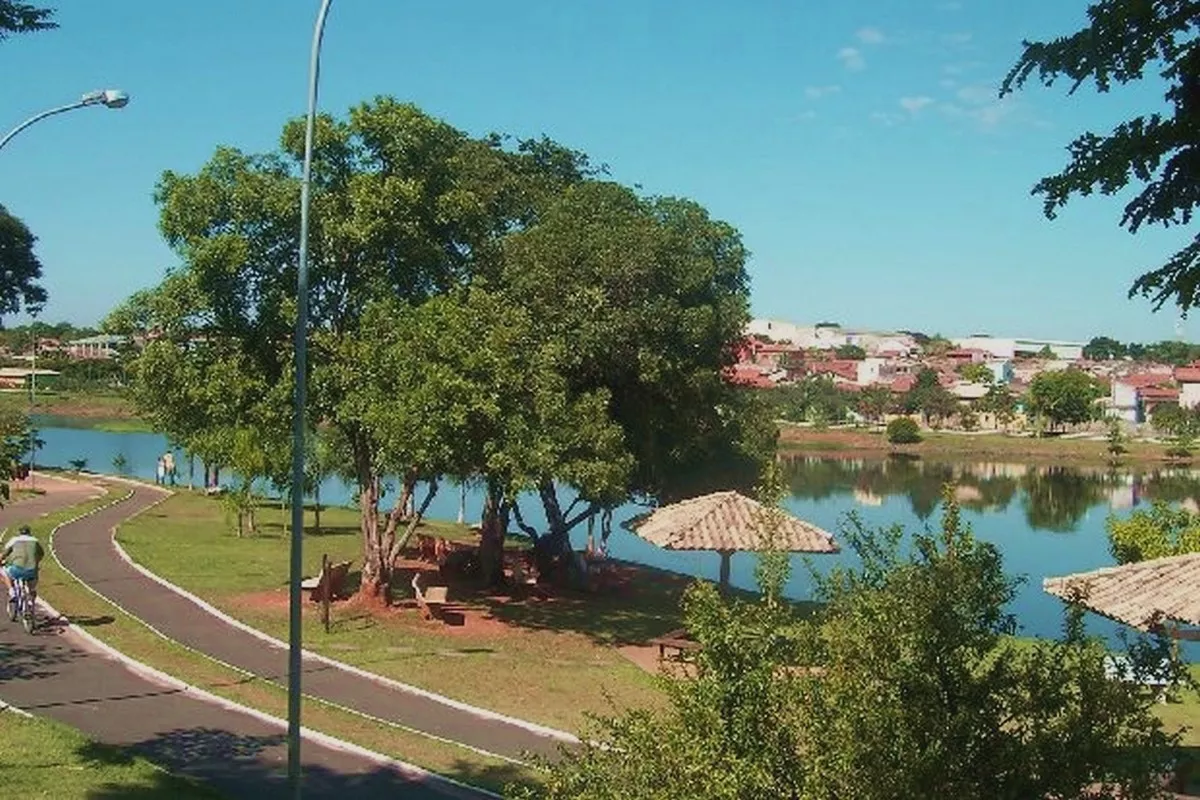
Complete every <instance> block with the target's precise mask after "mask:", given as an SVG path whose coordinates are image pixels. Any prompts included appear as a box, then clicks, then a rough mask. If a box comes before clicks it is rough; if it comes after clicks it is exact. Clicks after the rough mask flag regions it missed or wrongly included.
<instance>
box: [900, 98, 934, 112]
mask: <svg viewBox="0 0 1200 800" xmlns="http://www.w3.org/2000/svg"><path fill="white" fill-rule="evenodd" d="M931 105H933V98H932V97H926V96H925V95H919V96H917V97H901V98H900V107H901V108H903V109H904V110H905V111H907V112H908V113H910V114H916V113H917V112H919V111H920V110H921V109H923V108H926V107H927V106H931Z"/></svg>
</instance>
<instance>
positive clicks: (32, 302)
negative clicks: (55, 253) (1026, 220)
mask: <svg viewBox="0 0 1200 800" xmlns="http://www.w3.org/2000/svg"><path fill="white" fill-rule="evenodd" d="M36 243H37V237H36V236H34V235H33V234H32V233H31V232H30V231H29V228H27V227H26V226H25V223H24V222H22V221H21V220H19V219H17V218H16V217H14V216H13V215H12V214H10V213H9V212H8V210H7V209H6V208H5V207H4V206H0V315H4V314H16V313H17V312H18V311H20V310H21V309H22V308H25V309H27V310H29V311H31V312H33V313H37V312H38V311H40V310H41V308H42V306H43V304H45V302H46V290H45V289H44V288H42V286H41V284H40V283H38V281H39V280H40V279H41V277H42V262H41V261H39V260H38V257H37V254H36V253H35V252H34V245H35V244H36Z"/></svg>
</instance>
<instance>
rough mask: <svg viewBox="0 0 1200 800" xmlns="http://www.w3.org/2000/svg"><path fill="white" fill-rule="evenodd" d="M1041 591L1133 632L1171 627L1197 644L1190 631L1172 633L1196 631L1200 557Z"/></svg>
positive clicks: (1072, 578)
mask: <svg viewBox="0 0 1200 800" xmlns="http://www.w3.org/2000/svg"><path fill="white" fill-rule="evenodd" d="M1042 586H1043V588H1044V589H1045V590H1046V591H1047V592H1049V593H1050V594H1052V595H1055V596H1056V597H1060V598H1062V599H1064V600H1067V601H1077V602H1079V603H1081V604H1082V605H1084V606H1086V607H1087V608H1090V609H1091V610H1092V611H1095V612H1096V613H1097V614H1101V615H1103V616H1105V617H1109V618H1110V619H1114V620H1116V621H1118V622H1123V623H1125V624H1126V625H1129V626H1131V627H1133V628H1137V629H1138V630H1143V631H1145V630H1150V629H1151V628H1153V627H1155V626H1156V625H1161V624H1162V623H1163V622H1166V621H1171V622H1174V623H1176V625H1175V626H1172V627H1174V628H1176V629H1175V630H1173V631H1172V635H1173V636H1175V637H1176V638H1179V639H1196V638H1200V635H1198V633H1200V632H1197V631H1196V630H1182V631H1181V630H1178V627H1177V626H1178V625H1186V626H1189V627H1194V626H1200V553H1189V554H1187V555H1182V556H1167V557H1165V558H1155V559H1151V560H1149V561H1138V562H1136V563H1133V564H1124V565H1122V566H1119V567H1105V568H1104V569H1097V570H1092V571H1091V572H1080V573H1077V574H1075V575H1067V576H1065V577H1061V578H1046V579H1045V581H1043V583H1042Z"/></svg>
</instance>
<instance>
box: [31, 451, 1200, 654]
mask: <svg viewBox="0 0 1200 800" xmlns="http://www.w3.org/2000/svg"><path fill="white" fill-rule="evenodd" d="M40 435H41V438H42V439H43V440H44V441H45V446H44V448H43V449H42V450H41V451H40V452H39V453H38V463H39V464H44V465H47V466H62V467H65V466H68V462H69V461H70V460H71V459H78V458H85V459H87V462H88V464H87V466H88V468H89V469H92V470H96V471H103V472H110V471H113V459H114V457H116V456H117V455H118V454H121V455H123V456H124V457H125V460H126V461H127V463H128V468H127V471H128V474H131V475H135V476H138V477H142V478H153V476H154V466H155V461H156V459H157V457H158V456H159V455H160V454H162V453H163V452H164V451H165V449H166V447H167V442H166V439H165V438H164V437H162V436H160V435H157V434H150V433H108V432H103V431H94V430H83V429H71V428H62V427H46V428H42V429H41V431H40ZM177 464H178V470H179V477H180V479H181V480H182V482H184V483H185V484H186V482H187V469H188V464H187V460H186V459H184V458H182V457H181V456H178V455H177ZM196 470H197V473H198V474H199V473H200V470H201V467H200V465H199V463H197V465H196ZM785 474H786V476H787V478H788V484H789V487H790V489H791V491H790V493H789V496H788V498H787V500H786V505H787V508H788V510H789V511H791V512H792V513H794V514H796V515H797V516H799V517H801V518H803V519H806V520H809V521H811V522H813V523H815V524H817V525H819V526H821V527H823V528H825V529H826V530H830V531H833V532H834V533H835V534H836V532H837V530H838V527H839V525H840V524H841V523H842V522H843V521H844V519H845V516H846V514H847V512H850V511H854V512H856V513H857V514H858V515H859V516H861V517H862V519H863V520H864V521H865V522H866V523H868V524H869V525H891V524H893V523H897V522H899V523H901V524H903V525H904V526H905V527H906V528H907V529H909V530H917V529H921V528H923V527H926V526H928V527H930V528H936V527H937V525H938V524H939V522H940V515H939V513H938V507H939V504H940V496H941V487H942V485H943V484H944V483H946V482H947V481H954V482H956V483H957V484H958V486H959V500H960V503H961V504H962V506H963V516H964V518H965V519H966V520H967V521H968V522H969V523H970V524H971V526H972V527H973V529H974V531H975V533H976V535H977V536H979V537H980V538H982V539H985V540H987V541H989V542H993V543H995V544H996V545H997V546H998V547H1000V549H1001V551H1002V552H1003V553H1004V558H1005V565H1006V568H1007V569H1008V571H1009V572H1011V573H1013V574H1015V575H1020V576H1023V577H1024V578H1025V579H1026V582H1025V584H1024V585H1023V586H1022V587H1021V590H1020V593H1019V595H1018V596H1017V598H1016V600H1015V602H1014V605H1013V608H1012V611H1013V613H1015V614H1016V615H1017V618H1018V619H1019V620H1020V622H1021V625H1022V629H1023V631H1024V632H1025V633H1028V634H1033V635H1040V636H1053V635H1055V634H1056V633H1057V632H1058V631H1059V629H1060V626H1061V623H1062V605H1061V603H1060V602H1059V601H1058V600H1057V599H1056V598H1054V597H1051V596H1050V595H1047V594H1046V593H1044V592H1043V591H1042V590H1041V584H1042V579H1043V578H1045V577H1047V576H1052V575H1064V574H1067V573H1071V572H1078V571H1083V570H1089V569H1095V568H1097V567H1102V566H1109V565H1111V564H1112V563H1113V561H1112V557H1111V555H1110V554H1109V552H1108V542H1107V539H1106V536H1105V531H1104V521H1105V519H1106V517H1107V516H1108V515H1109V514H1118V515H1120V514H1128V513H1129V510H1130V509H1131V508H1133V507H1136V506H1139V505H1145V504H1148V503H1149V502H1151V501H1153V500H1155V499H1162V500H1167V501H1170V502H1174V503H1182V504H1184V505H1186V506H1188V507H1191V508H1193V509H1195V508H1196V507H1197V503H1198V502H1200V472H1198V471H1195V470H1186V469H1161V470H1149V471H1139V472H1131V471H1109V470H1104V469H1076V468H1066V467H1045V466H1038V467H1034V466H1028V465H1023V464H999V463H981V464H961V463H960V464H950V463H938V462H928V461H910V460H900V459H881V460H845V459H817V458H805V459H796V460H792V461H790V462H788V464H787V468H786V472H785ZM223 477H224V476H223ZM197 479H198V480H199V477H198V478H197ZM322 500H323V501H324V502H326V503H333V504H339V503H341V504H349V503H351V502H352V493H351V490H350V488H349V487H347V486H345V485H342V484H341V483H340V482H338V481H329V482H327V483H326V485H325V486H324V487H323V488H322ZM481 507H482V496H481V494H480V493H479V492H478V490H476V489H470V490H469V491H468V492H467V502H466V509H467V520H468V521H471V522H473V521H477V520H478V518H479V513H480V509H481ZM458 509H459V490H458V489H457V488H456V487H452V486H446V487H444V488H443V489H442V490H441V492H439V494H438V496H437V497H436V498H435V500H434V501H433V503H432V505H431V506H430V510H431V511H430V516H431V517H433V518H439V519H454V518H456V517H457V515H458ZM522 510H523V511H524V512H525V516H526V519H527V520H528V521H529V522H530V524H533V525H535V526H540V525H541V524H543V523H544V517H543V516H542V514H541V513H540V504H539V503H537V502H536V501H535V500H534V499H533V498H530V499H529V500H527V501H526V502H524V503H523V504H522ZM643 510H644V509H642V508H640V507H637V506H633V505H629V506H626V507H624V508H622V509H620V510H619V511H618V512H617V513H616V514H615V515H614V530H613V534H612V539H611V540H610V551H611V553H612V554H613V556H614V557H617V558H623V559H629V560H631V561H636V562H639V563H643V564H649V565H653V566H657V567H662V568H665V569H670V570H675V571H677V572H683V573H688V574H692V575H697V576H701V577H706V578H711V579H715V578H716V577H717V569H718V560H717V556H716V555H715V554H712V553H673V552H667V551H663V550H660V549H658V548H656V547H654V546H652V545H649V544H647V543H646V542H644V541H642V540H641V539H639V538H638V537H636V536H634V535H633V534H631V533H628V532H627V531H625V530H624V529H623V528H621V527H620V526H619V524H618V523H620V522H623V521H625V520H627V519H628V518H629V517H631V516H633V515H634V514H637V513H640V512H641V511H643ZM575 536H576V537H577V544H578V545H579V546H580V547H582V545H583V542H584V540H585V538H586V531H585V530H583V529H578V530H577V531H576V532H575ZM853 559H854V556H853V554H852V553H849V552H843V553H841V554H838V555H836V556H813V557H810V559H809V560H810V561H811V563H812V564H813V565H814V566H815V567H816V568H817V569H818V570H821V571H824V570H825V569H827V568H828V567H830V566H832V565H834V564H837V563H850V562H852V561H853ZM804 564H805V557H803V556H797V557H795V559H794V566H795V569H794V570H793V574H792V578H791V581H790V583H789V585H788V593H789V594H790V595H792V596H793V597H797V598H804V597H808V596H810V593H811V578H810V576H809V573H808V569H807V568H806V567H805V565H804ZM732 579H733V582H734V584H735V585H738V586H743V587H747V588H751V587H753V585H754V557H753V555H750V554H740V555H736V556H734V558H733V565H732ZM1089 625H1090V627H1091V628H1092V629H1093V630H1095V631H1096V632H1098V633H1102V634H1105V635H1111V634H1112V633H1113V632H1114V631H1115V630H1116V629H1117V628H1118V626H1116V625H1115V624H1112V623H1109V622H1108V621H1106V620H1103V619H1099V618H1096V617H1094V616H1091V615H1089ZM1191 649H1195V648H1193V647H1189V650H1191Z"/></svg>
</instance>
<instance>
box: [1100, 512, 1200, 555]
mask: <svg viewBox="0 0 1200 800" xmlns="http://www.w3.org/2000/svg"><path fill="white" fill-rule="evenodd" d="M1104 527H1105V529H1106V530H1107V532H1108V545H1109V549H1110V550H1111V551H1112V554H1113V558H1115V559H1116V560H1117V563H1118V564H1130V563H1133V562H1136V561H1146V560H1148V559H1151V558H1164V557H1166V556H1179V555H1184V554H1186V553H1197V552H1200V515H1197V514H1194V513H1192V512H1191V511H1188V510H1187V509H1185V508H1174V507H1172V506H1171V505H1170V504H1168V503H1166V502H1163V501H1156V502H1155V503H1154V504H1153V505H1152V506H1151V507H1150V509H1149V510H1145V509H1138V510H1137V511H1134V512H1133V513H1132V514H1130V515H1129V516H1128V517H1126V518H1125V519H1121V518H1120V517H1117V516H1115V515H1110V516H1109V517H1108V519H1107V520H1105V523H1104Z"/></svg>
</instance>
